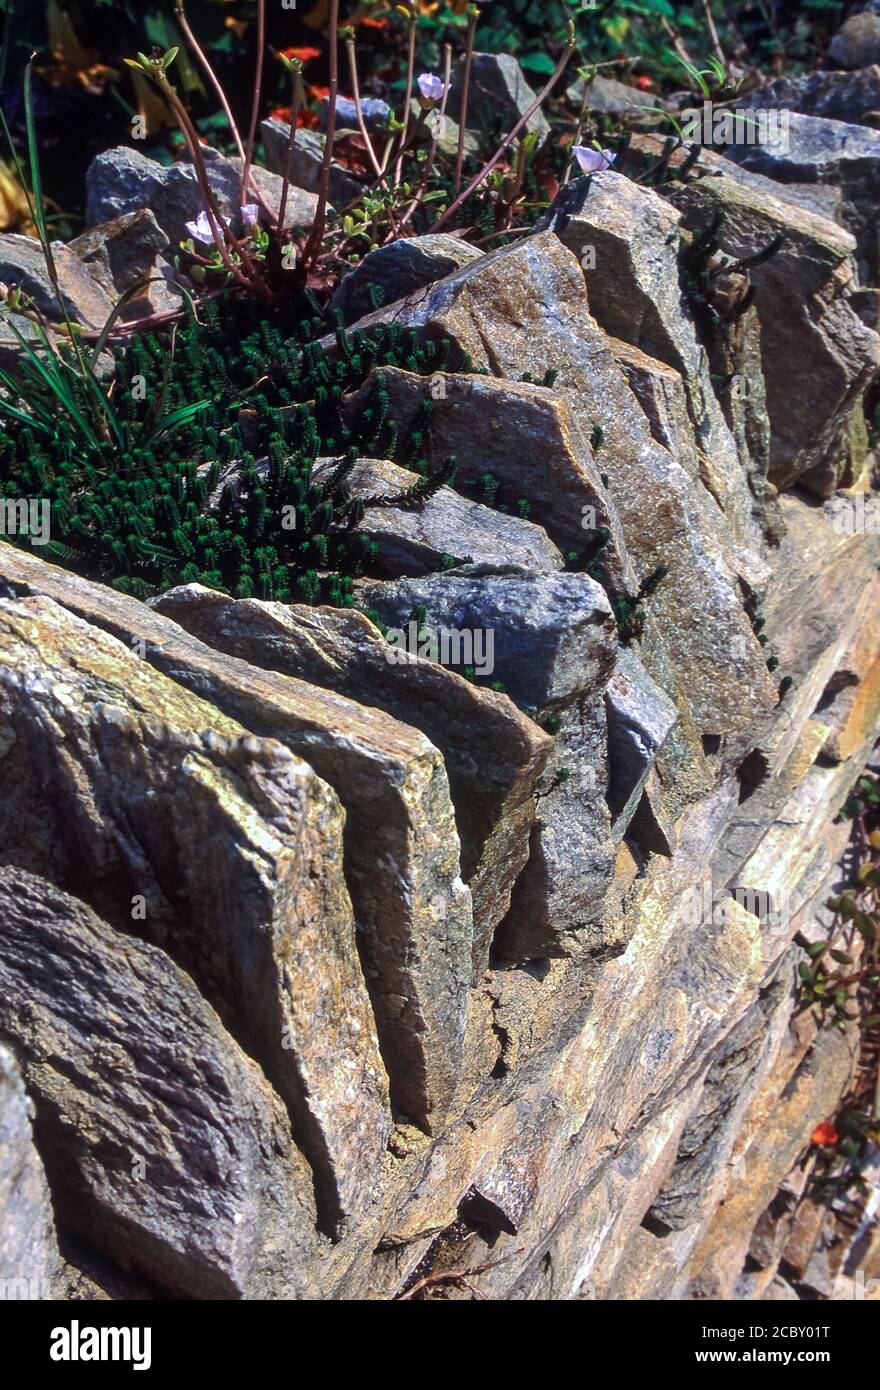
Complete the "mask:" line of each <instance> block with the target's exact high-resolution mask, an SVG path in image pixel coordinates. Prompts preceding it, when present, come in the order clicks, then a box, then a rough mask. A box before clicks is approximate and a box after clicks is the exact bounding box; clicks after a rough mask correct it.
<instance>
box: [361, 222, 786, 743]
mask: <svg viewBox="0 0 880 1390" xmlns="http://www.w3.org/2000/svg"><path fill="white" fill-rule="evenodd" d="M392 318H393V319H394V320H395V321H396V322H399V323H402V324H404V325H406V326H410V327H413V328H415V329H417V330H418V331H420V332H422V333H424V334H425V335H427V336H429V337H441V336H445V337H448V338H450V339H451V340H452V341H453V342H454V343H455V344H456V346H458V347H460V348H461V349H462V351H464V352H467V353H468V354H469V356H470V357H471V359H472V361H474V363H475V364H477V365H487V366H490V368H491V370H492V371H493V373H494V374H495V375H497V376H504V375H508V376H511V377H517V378H518V377H521V376H522V373H523V370H524V369H525V370H527V371H529V372H530V373H531V375H532V376H542V375H543V374H544V373H545V372H546V370H547V367H548V366H551V367H553V368H554V369H555V370H556V371H557V372H558V376H557V379H556V382H555V385H554V391H555V392H556V394H557V395H560V396H562V397H563V399H564V400H565V401H566V403H567V405H568V406H569V408H570V410H571V413H572V416H573V418H574V421H575V428H576V430H577V431H578V432H579V434H580V436H581V439H582V440H583V442H584V443H586V442H587V441H589V439H590V437H591V436H593V437H597V436H596V435H595V430H596V426H597V425H598V426H599V427H600V430H601V432H602V444H601V450H600V458H601V466H602V468H603V470H604V471H605V472H606V476H607V478H608V490H609V492H610V494H611V498H612V501H613V503H614V504H615V506H616V508H617V510H618V512H619V513H620V516H621V521H622V526H623V531H624V535H625V539H626V546H627V549H628V552H629V555H630V557H631V559H632V561H633V564H634V566H635V569H636V573H637V575H638V577H639V578H640V579H647V578H648V577H649V576H652V575H656V573H657V571H658V570H659V569H660V568H661V567H662V568H665V569H666V571H667V576H666V578H665V580H664V582H663V583H662V584H661V586H660V588H659V590H658V592H657V594H656V596H655V598H654V604H655V607H656V609H657V611H658V612H659V613H660V614H661V615H662V616H663V617H664V618H665V620H666V621H665V632H666V635H667V637H668V643H669V652H670V657H671V659H672V662H673V665H674V667H675V670H676V674H677V676H678V678H679V680H680V681H681V684H682V686H683V688H684V690H685V691H686V694H687V700H688V702H689V704H690V707H691V709H692V711H693V715H694V718H695V720H696V722H697V724H698V726H699V727H700V729H701V730H702V732H704V733H710V734H719V733H723V732H726V731H727V730H729V729H732V728H736V727H741V726H742V725H744V724H747V723H748V722H749V720H750V719H752V718H754V717H755V715H757V714H759V713H760V712H762V711H766V710H768V709H770V708H772V705H773V703H774V702H775V689H774V688H773V686H772V684H771V682H770V681H769V679H768V676H767V672H766V668H765V666H764V662H763V659H762V656H761V652H760V648H759V647H758V644H757V642H756V641H755V637H754V634H753V632H752V629H751V626H750V624H749V621H748V619H747V617H746V615H745V613H744V612H743V609H742V606H741V603H740V601H739V596H738V594H737V592H736V588H735V585H734V578H733V575H732V573H731V571H730V570H729V568H728V565H727V562H726V560H725V557H724V548H723V546H722V542H721V538H720V537H719V534H718V531H717V528H716V527H715V526H714V525H713V524H712V523H711V522H710V519H709V517H708V516H707V515H706V513H705V511H704V510H703V504H702V502H698V501H696V500H695V489H694V484H693V482H692V480H691V479H690V478H689V477H688V475H687V473H686V472H685V471H684V469H683V468H681V467H680V465H678V464H677V463H676V461H675V460H674V459H673V458H672V457H671V455H669V454H668V453H667V452H666V451H665V450H664V449H662V448H661V447H660V446H659V445H658V444H656V442H655V441H654V439H653V438H652V436H651V433H650V429H649V426H648V422H647V419H646V418H645V415H644V413H643V412H642V410H641V408H640V407H639V405H638V403H637V401H636V399H635V397H634V396H633V394H632V392H631V391H630V390H629V388H628V386H627V384H626V381H625V379H624V377H623V375H622V374H621V372H620V371H619V369H618V368H617V366H616V364H615V362H614V359H613V356H612V353H611V350H610V348H609V346H608V343H607V340H606V339H605V337H604V335H603V334H602V333H601V331H600V330H599V328H598V326H597V325H596V323H595V321H594V320H593V318H592V317H591V316H590V314H589V310H588V305H587V291H586V287H585V285H584V278H583V272H582V270H581V267H580V265H579V263H578V261H577V259H576V258H575V257H574V256H573V255H572V254H571V253H570V252H569V251H568V250H567V249H566V248H565V247H564V246H563V245H562V243H561V242H560V241H559V239H558V238H557V237H556V235H555V234H554V233H552V232H545V233H542V234H540V235H537V236H533V237H529V238H527V239H525V240H524V241H523V242H520V243H519V244H518V245H516V246H513V247H508V248H505V249H503V250H502V251H499V252H496V253H494V254H493V255H489V256H486V257H484V258H483V259H482V260H480V261H477V262H475V263H474V265H472V266H467V267H465V268H464V270H460V271H458V272H456V273H455V274H454V275H451V276H448V277H447V278H446V279H445V280H441V281H439V282H438V283H437V284H436V285H434V286H433V287H431V288H430V289H427V290H424V291H421V292H420V293H418V294H415V295H412V296H411V297H410V298H409V299H408V300H403V301H401V303H400V304H398V305H392V306H389V308H388V309H385V310H382V311H380V313H379V314H376V315H370V316H368V317H367V318H366V319H363V320H361V323H360V325H359V327H363V328H366V327H368V326H369V325H370V324H371V323H379V322H383V321H386V320H390V319H392Z"/></svg>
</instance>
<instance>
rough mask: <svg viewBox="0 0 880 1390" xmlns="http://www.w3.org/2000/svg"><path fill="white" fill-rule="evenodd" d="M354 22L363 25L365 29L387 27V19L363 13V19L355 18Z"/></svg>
mask: <svg viewBox="0 0 880 1390" xmlns="http://www.w3.org/2000/svg"><path fill="white" fill-rule="evenodd" d="M353 23H355V24H359V25H363V27H364V28H365V29H387V28H388V20H387V19H371V18H370V16H369V15H364V17H363V19H355V20H354V21H353Z"/></svg>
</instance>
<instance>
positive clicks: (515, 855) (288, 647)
mask: <svg viewBox="0 0 880 1390" xmlns="http://www.w3.org/2000/svg"><path fill="white" fill-rule="evenodd" d="M157 608H158V609H159V611H161V612H162V613H164V614H165V615H166V616H167V617H170V618H173V619H174V620H175V622H178V623H180V625H181V626H182V627H184V628H186V630H187V631H188V632H191V633H192V634H193V635H194V636H196V637H198V638H200V639H201V640H202V641H203V642H205V643H207V644H208V646H211V647H215V648H216V649H217V650H218V651H224V652H227V653H228V654H229V655H230V656H235V657H240V658H241V659H242V660H244V661H248V662H250V663H251V664H252V665H254V666H258V667H263V668H264V669H268V670H273V671H279V672H282V673H283V674H285V675H290V676H296V677H298V678H300V679H302V680H306V681H309V682H310V683H311V684H313V685H318V686H322V687H324V688H326V689H330V690H337V691H339V693H340V694H342V695H346V696H348V697H349V698H351V699H353V700H357V701H359V702H360V703H361V704H363V705H371V706H374V707H377V708H379V709H384V710H386V711H387V712H388V713H389V714H391V715H393V716H394V718H395V719H400V720H402V721H403V722H404V723H406V724H411V725H413V726H414V727H415V728H417V729H421V730H422V731H423V732H424V733H425V734H426V735H427V736H428V738H430V740H431V742H432V743H433V744H435V746H436V747H437V748H439V749H440V751H441V752H442V753H443V756H444V759H445V762H446V771H447V774H448V776H449V786H450V791H451V793H452V800H453V805H454V807H455V820H456V825H457V827H458V833H459V836H460V838H461V849H462V858H461V868H462V877H463V878H464V880H465V882H466V883H467V884H468V885H469V886H470V889H471V893H472V895H473V903H474V969H475V974H476V976H477V977H478V976H479V974H480V973H481V972H482V970H483V969H484V968H485V965H486V961H487V958H488V949H489V943H490V942H491V939H492V933H493V931H494V928H495V927H496V925H497V924H498V922H499V921H500V920H501V918H502V917H503V916H504V914H505V912H506V911H507V907H508V905H509V902H510V892H511V888H512V887H513V884H514V882H515V880H516V878H517V876H518V875H519V873H520V871H521V869H522V868H523V865H524V864H525V861H526V857H527V854H528V836H529V830H530V828H531V824H532V821H533V820H534V814H535V812H534V806H535V787H536V783H537V781H538V779H539V777H540V776H541V773H542V771H543V769H544V765H545V763H546V760H547V757H548V754H549V752H550V750H551V748H552V746H553V744H552V740H551V739H550V737H549V736H548V735H547V734H544V733H543V732H542V731H541V730H540V729H539V728H538V726H537V725H536V724H535V723H533V721H532V720H531V719H528V718H526V716H525V715H523V714H521V713H520V711H519V710H518V709H517V708H516V706H515V705H514V704H513V703H512V701H510V700H509V699H508V698H507V696H506V695H501V694H498V693H496V692H495V691H494V690H487V689H483V688H480V687H477V686H475V685H473V684H472V683H471V682H470V681H467V680H465V679H463V677H461V676H459V675H457V674H456V673H455V672H454V671H450V670H448V669H447V668H445V667H443V666H440V665H438V664H437V663H435V662H432V661H427V660H425V659H423V658H421V657H418V656H416V655H414V654H410V653H401V654H400V655H401V656H402V657H403V658H404V659H402V660H397V661H395V662H394V663H393V664H392V663H390V662H389V660H388V656H389V652H390V650H391V649H390V648H389V647H388V644H387V643H386V642H385V641H384V639H383V638H382V636H381V634H380V633H379V631H378V629H377V628H375V627H374V626H373V624H372V623H371V622H370V621H369V620H368V619H367V618H365V617H364V616H363V615H362V614H361V613H355V612H342V611H341V610H339V609H332V608H308V607H305V606H303V605H299V604H290V605H282V604H274V603H261V602H259V601H258V600H254V599H247V600H241V601H238V602H235V601H233V600H230V599H228V598H226V597H225V596H224V595H222V594H217V593H212V592H211V591H209V590H206V589H203V588H201V587H200V586H198V585H188V586H187V587H185V588H180V589H173V590H172V591H171V592H170V593H168V594H165V595H163V597H162V599H161V600H159V602H158V604H157ZM395 655H396V653H395Z"/></svg>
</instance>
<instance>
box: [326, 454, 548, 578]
mask: <svg viewBox="0 0 880 1390" xmlns="http://www.w3.org/2000/svg"><path fill="white" fill-rule="evenodd" d="M338 462H339V460H338V459H318V460H317V461H316V463H315V467H314V469H313V471H312V478H313V479H314V481H315V482H317V483H320V482H326V481H327V478H328V475H329V474H330V473H331V472H332V470H333V468H334V467H335V466H336V465H337V464H338ZM418 482H419V475H418V474H417V473H411V472H409V471H408V470H407V469H405V468H398V467H397V465H396V464H394V463H389V462H388V461H387V460H385V459H364V458H362V459H358V461H357V463H356V464H355V466H354V468H353V469H352V471H351V472H350V473H349V474H348V476H347V477H346V485H347V486H348V488H349V489H350V491H351V493H352V494H353V496H355V497H359V498H361V499H362V500H364V501H367V502H369V499H370V498H379V497H391V498H396V497H399V496H400V495H401V494H406V493H408V492H410V491H411V490H412V489H413V488H414V487H415V486H416V484H417V483H418ZM352 529H354V530H355V531H357V532H359V534H361V535H363V536H368V537H369V539H370V540H371V541H373V542H374V543H375V544H376V545H377V546H378V554H377V557H376V563H377V565H378V566H379V568H380V569H382V570H384V571H386V572H387V573H388V574H392V575H420V574H429V573H430V572H431V571H433V570H437V569H440V568H441V567H442V566H443V565H444V564H446V565H448V564H449V562H450V561H452V560H454V561H455V562H456V563H458V564H464V563H467V564H477V565H489V566H491V565H495V566H497V567H500V568H503V567H504V566H505V565H508V564H511V565H522V566H523V567H524V568H525V569H530V570H534V571H535V572H536V573H537V574H548V573H552V571H553V570H559V569H562V566H563V564H564V561H563V558H562V556H561V555H560V553H559V551H558V550H557V549H556V546H555V545H553V543H552V541H549V540H548V539H547V536H546V534H545V532H544V531H542V530H541V528H540V526H534V525H533V524H532V523H531V522H530V521H523V520H521V519H520V518H519V517H513V516H505V515H504V513H503V512H498V511H494V510H493V509H492V508H490V507H484V506H482V505H481V504H480V503H479V502H471V501H469V500H468V499H467V498H465V497H462V496H460V494H459V493H457V492H453V490H452V488H451V487H441V488H440V489H439V490H438V491H437V492H435V493H434V495H433V496H432V497H430V498H429V499H428V500H427V501H426V502H421V503H419V502H413V503H409V504H407V503H406V502H405V501H403V502H399V503H396V504H395V505H393V506H382V505H373V506H370V505H367V507H366V510H365V512H364V515H363V516H362V517H361V519H360V520H359V521H358V522H356V523H355V525H354V527H353V528H352ZM465 545H466V546H467V553H466V554H465V553H462V552H463V549H464V546H465Z"/></svg>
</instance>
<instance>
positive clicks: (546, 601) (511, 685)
mask: <svg viewBox="0 0 880 1390" xmlns="http://www.w3.org/2000/svg"><path fill="white" fill-rule="evenodd" d="M363 599H364V602H365V604H366V605H367V606H368V607H370V608H375V609H376V611H377V612H378V614H379V615H380V617H381V618H382V620H383V621H384V622H387V623H390V624H394V625H395V626H398V627H399V626H401V625H404V626H405V625H406V623H407V620H408V615H409V614H410V613H411V612H412V611H413V610H414V609H419V608H422V609H424V612H425V619H424V622H425V627H426V629H427V630H429V631H431V632H434V631H436V630H438V629H439V631H440V633H441V634H442V633H443V631H444V630H451V631H453V632H461V631H478V632H482V633H486V634H492V641H493V647H492V654H493V667H492V671H491V672H490V673H487V677H488V675H491V676H494V677H495V678H496V679H497V680H498V681H500V682H501V684H502V686H503V687H504V689H505V690H506V692H507V693H508V694H509V695H510V696H511V697H512V698H513V699H514V700H516V702H517V703H518V704H520V705H521V706H522V707H524V708H527V709H529V710H530V711H531V712H532V713H533V714H534V715H535V716H536V717H537V716H538V715H539V712H543V714H544V715H545V716H549V720H548V725H547V727H548V728H552V730H553V732H554V734H555V741H554V748H553V752H552V754H551V756H550V758H549V760H548V763H547V767H546V769H545V771H544V774H543V776H542V779H541V784H540V786H539V788H538V804H537V811H536V814H537V819H536V821H535V825H534V827H533V828H532V831H531V836H530V840H529V858H528V863H527V865H526V867H525V869H524V870H523V873H522V874H521V875H520V877H519V879H518V880H517V882H516V886H515V888H514V890H513V894H512V897H511V903H510V911H509V913H508V915H507V917H506V918H505V921H504V923H503V924H502V926H501V928H500V930H499V933H498V943H497V944H498V949H499V951H500V953H501V954H502V955H503V956H504V957H505V959H514V960H532V959H535V958H545V957H549V956H557V955H568V954H570V951H571V949H572V948H573V947H574V945H575V944H576V943H575V941H574V939H573V937H572V933H575V932H581V931H583V930H584V929H585V928H586V927H587V926H588V925H589V924H590V923H591V922H592V921H593V920H594V919H595V917H596V916H597V913H598V908H599V904H600V903H601V898H602V890H603V889H604V887H605V886H606V884H607V881H608V879H609V877H610V875H611V873H612V871H613V859H614V854H613V848H612V846H611V842H610V833H609V832H610V818H609V814H608V809H607V806H606V804H605V799H604V795H605V785H606V781H607V772H606V766H605V713H604V707H603V705H602V700H601V696H597V692H599V691H601V690H602V688H603V687H604V685H605V683H606V682H607V680H608V676H609V674H610V671H611V666H612V663H613V660H614V650H615V641H614V625H613V621H612V618H611V614H610V611H609V608H608V603H607V599H606V597H605V595H604V593H603V592H602V590H601V589H600V588H599V586H598V585H597V584H595V583H594V581H593V580H590V579H588V578H587V577H586V576H583V575H574V574H568V575H553V576H546V577H544V576H534V575H530V574H522V573H516V572H515V571H513V570H511V571H510V572H508V573H506V574H500V575H499V574H485V573H482V572H481V571H480V570H479V568H478V567H476V566H472V567H465V568H463V569H462V570H460V571H450V572H449V573H448V574H446V575H433V576H428V577H427V578H425V579H422V580H399V581H397V582H393V581H389V582H387V583H382V584H367V585H365V586H364V590H363ZM596 936H597V938H599V939H600V940H601V941H602V942H603V943H604V940H605V938H604V936H603V935H602V934H601V933H600V932H597V933H596ZM597 953H598V948H597Z"/></svg>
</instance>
